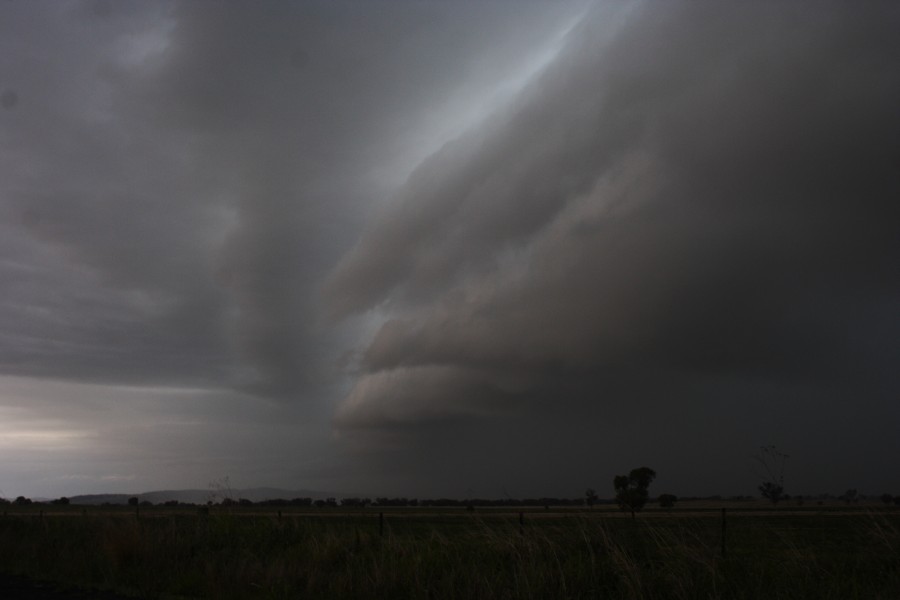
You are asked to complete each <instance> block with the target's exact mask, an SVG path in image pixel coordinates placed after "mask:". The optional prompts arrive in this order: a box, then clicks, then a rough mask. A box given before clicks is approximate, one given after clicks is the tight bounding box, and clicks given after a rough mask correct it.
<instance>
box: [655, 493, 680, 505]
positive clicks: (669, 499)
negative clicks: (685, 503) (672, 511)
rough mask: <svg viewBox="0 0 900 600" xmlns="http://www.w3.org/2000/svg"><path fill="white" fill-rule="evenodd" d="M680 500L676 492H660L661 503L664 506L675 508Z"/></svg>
mask: <svg viewBox="0 0 900 600" xmlns="http://www.w3.org/2000/svg"><path fill="white" fill-rule="evenodd" d="M677 501H678V496H675V495H674V494H660V495H659V505H660V507H662V508H673V507H674V506H675V502H677Z"/></svg>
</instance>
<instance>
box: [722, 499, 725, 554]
mask: <svg viewBox="0 0 900 600" xmlns="http://www.w3.org/2000/svg"><path fill="white" fill-rule="evenodd" d="M725 523H726V520H725V509H724V508H723V509H722V558H725Z"/></svg>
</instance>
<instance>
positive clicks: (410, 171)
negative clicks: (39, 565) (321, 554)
mask: <svg viewBox="0 0 900 600" xmlns="http://www.w3.org/2000/svg"><path fill="white" fill-rule="evenodd" d="M898 31H900V6H898V5H897V4H896V3H894V2H861V3H847V2H817V3H805V4H801V3H775V2H771V3H745V2H740V3H739V2H691V3H686V2H685V3H680V2H641V3H618V2H616V3H587V2H524V3H523V2H515V3H513V2H490V3H474V2H406V3H400V2H388V1H385V2H372V3H362V2H359V3H334V2H321V3H312V2H306V3H300V2H294V3H289V2H263V3H260V2H252V3H251V2H217V3H213V2H103V1H85V2H80V1H79V2H49V1H47V2H42V1H37V2H25V1H19V0H11V1H7V2H3V3H2V4H0V452H2V458H0V495H4V496H14V495H18V494H26V495H44V496H56V495H63V494H66V495H73V494H77V493H85V492H92V491H143V490H150V489H160V488H175V487H205V486H206V485H207V484H208V483H209V482H210V481H214V480H218V479H220V478H222V477H225V476H228V477H229V478H230V481H231V483H232V485H234V486H236V487H249V486H254V485H274V486H281V487H287V488H307V489H323V490H331V491H354V492H362V493H370V494H379V495H381V494H388V495H420V496H425V495H450V496H459V497H461V496H467V495H479V496H489V497H497V496H501V495H503V494H507V493H508V494H510V495H513V496H527V495H563V496H576V495H580V494H581V493H582V492H583V490H584V488H585V487H588V486H592V487H595V488H597V489H598V490H600V492H601V494H604V492H605V493H606V495H610V494H611V481H612V477H613V475H615V474H616V473H620V472H627V471H628V470H629V469H631V468H633V467H636V466H640V465H644V464H646V465H648V466H651V467H653V468H655V469H656V470H657V472H658V473H659V477H658V479H657V482H656V483H655V484H654V487H658V488H659V490H657V491H670V492H674V493H679V494H714V493H722V494H745V493H746V494H750V493H754V491H755V487H756V485H757V483H758V481H757V480H758V477H757V475H756V474H755V470H756V469H755V468H754V464H753V461H752V459H751V457H752V456H753V455H754V454H755V453H756V452H757V450H758V448H759V447H760V446H762V445H768V444H775V445H776V446H777V447H778V448H779V449H780V450H782V451H784V452H786V453H788V454H789V455H790V457H791V458H790V459H789V460H788V464H787V473H786V487H787V489H788V492H790V493H818V492H825V491H827V492H842V491H843V490H845V489H847V488H849V487H855V488H858V489H860V490H861V491H863V492H869V493H881V492H884V491H891V492H900V470H898V469H896V468H885V467H886V466H893V467H896V466H897V459H896V457H897V456H900V435H897V432H898V430H900V405H898V399H900V378H898V376H897V372H896V371H897V365H898V363H900V343H898V339H900V273H898V265H900V235H898V233H900V227H898V223H900V108H898V107H900V36H898V35H897V32H898ZM607 488H609V490H608V489H607ZM662 488H665V489H664V490H663V489H662Z"/></svg>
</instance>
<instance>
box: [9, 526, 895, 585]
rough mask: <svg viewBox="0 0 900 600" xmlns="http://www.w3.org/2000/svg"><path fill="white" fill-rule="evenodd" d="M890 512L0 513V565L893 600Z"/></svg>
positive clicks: (167, 576) (59, 576)
mask: <svg viewBox="0 0 900 600" xmlns="http://www.w3.org/2000/svg"><path fill="white" fill-rule="evenodd" d="M898 524H900V515H897V514H878V513H868V514H854V515H849V516H848V515H838V516H827V515H826V516H805V515H800V516H798V515H785V516H740V517H731V518H729V523H728V530H727V536H728V537H727V539H726V543H727V554H726V556H725V557H723V556H722V554H721V538H720V535H721V528H720V522H719V520H718V519H717V518H715V517H713V516H693V517H687V516H678V515H677V514H676V515H673V516H671V517H658V518H644V519H642V518H639V519H638V520H637V521H634V522H632V521H631V520H630V519H621V518H611V517H598V516H597V515H589V514H580V515H568V516H559V517H545V518H537V517H535V518H531V517H530V516H529V518H528V519H527V520H526V523H525V525H524V526H521V525H519V523H518V519H517V517H516V515H510V514H507V515H502V514H499V515H498V514H488V515H484V514H478V513H476V514H474V515H468V514H455V515H433V516H429V517H411V516H409V515H405V514H404V513H403V512H397V513H394V514H391V515H390V516H389V517H388V519H387V526H386V528H385V532H384V536H380V535H379V528H378V522H377V516H376V515H374V514H364V513H356V514H338V515H335V516H330V517H316V516H286V517H285V518H282V519H279V518H277V517H276V516H275V515H274V514H272V515H264V516H260V515H255V516H250V515H244V514H240V513H234V514H213V515H211V516H208V517H204V516H198V515H193V514H159V515H156V516H154V515H153V513H152V511H145V513H144V516H143V517H142V518H141V519H135V518H134V516H132V515H115V514H113V515H95V516H92V515H90V514H89V515H87V516H79V515H77V514H73V515H71V516H56V517H44V518H39V517H36V516H35V515H33V514H30V515H16V516H12V515H10V516H7V517H5V518H2V519H0V565H2V566H0V569H2V570H7V571H10V572H15V573H18V574H25V575H30V576H33V577H42V578H48V579H54V580H58V581H65V582H67V583H70V584H76V585H80V586H84V587H92V588H98V589H114V590H117V591H120V592H124V593H127V594H130V595H133V596H135V597H142V598H223V599H229V598H373V599H374V598H391V599H395V598H422V599H440V598H447V599H452V598H472V599H477V598H523V599H530V598H533V599H538V598H541V599H543V598H621V599H638V598H673V599H688V598H738V599H740V598H748V599H749V598H792V599H793V598H799V599H803V598H810V599H812V598H815V599H829V598H834V599H841V600H844V599H847V598H866V599H870V598H900V554H898V550H900V535H898Z"/></svg>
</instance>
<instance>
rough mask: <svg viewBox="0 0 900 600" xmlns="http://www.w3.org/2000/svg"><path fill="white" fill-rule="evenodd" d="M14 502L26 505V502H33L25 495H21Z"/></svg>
mask: <svg viewBox="0 0 900 600" xmlns="http://www.w3.org/2000/svg"><path fill="white" fill-rule="evenodd" d="M13 504H18V505H19V506H25V505H26V504H31V498H26V497H25V496H19V497H17V498H16V499H15V500H14V501H13Z"/></svg>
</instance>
